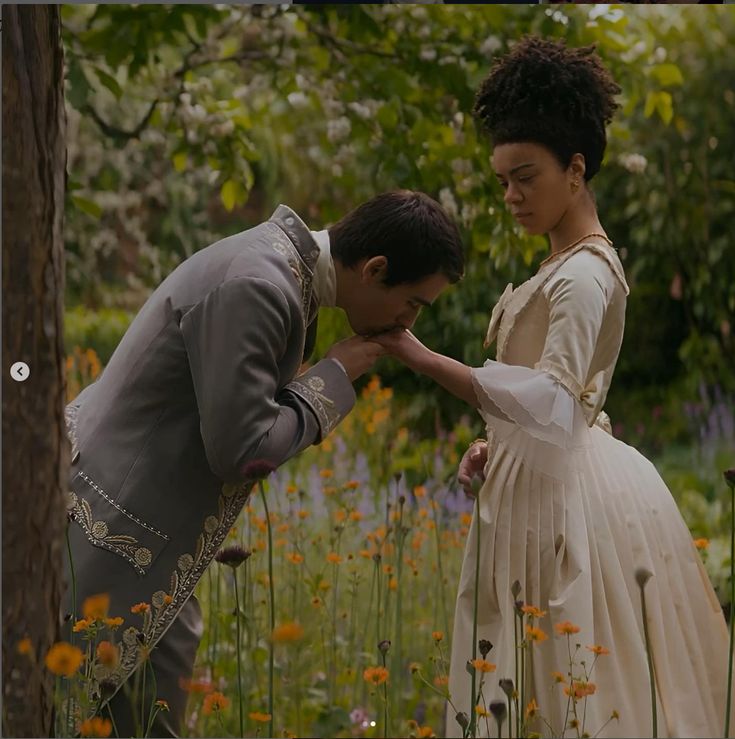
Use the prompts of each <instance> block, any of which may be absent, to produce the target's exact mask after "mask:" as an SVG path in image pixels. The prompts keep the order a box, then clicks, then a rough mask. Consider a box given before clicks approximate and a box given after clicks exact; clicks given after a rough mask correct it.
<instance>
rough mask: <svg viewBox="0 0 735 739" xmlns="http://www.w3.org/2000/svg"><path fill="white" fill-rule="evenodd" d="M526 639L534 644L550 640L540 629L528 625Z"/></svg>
mask: <svg viewBox="0 0 735 739" xmlns="http://www.w3.org/2000/svg"><path fill="white" fill-rule="evenodd" d="M526 638H527V639H528V640H529V641H532V642H542V641H545V640H546V639H548V638H549V637H548V636H547V634H546V632H545V631H543V629H539V628H538V626H530V625H529V624H526Z"/></svg>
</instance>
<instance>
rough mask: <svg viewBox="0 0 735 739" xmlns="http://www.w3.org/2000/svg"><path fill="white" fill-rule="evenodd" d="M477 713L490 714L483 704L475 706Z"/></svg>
mask: <svg viewBox="0 0 735 739" xmlns="http://www.w3.org/2000/svg"><path fill="white" fill-rule="evenodd" d="M475 713H476V714H477V715H478V716H489V715H490V714H489V713H488V712H487V711H486V710H485V709H484V708H483V707H482V706H475Z"/></svg>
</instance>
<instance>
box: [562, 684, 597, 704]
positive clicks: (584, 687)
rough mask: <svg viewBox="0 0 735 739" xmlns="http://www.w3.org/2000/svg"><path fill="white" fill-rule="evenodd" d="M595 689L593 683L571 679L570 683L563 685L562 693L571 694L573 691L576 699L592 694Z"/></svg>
mask: <svg viewBox="0 0 735 739" xmlns="http://www.w3.org/2000/svg"><path fill="white" fill-rule="evenodd" d="M596 690H597V686H596V685H595V684H594V683H585V682H582V681H580V680H577V681H573V682H572V684H571V685H565V686H564V694H565V695H569V696H571V695H572V693H573V694H574V698H575V699H576V700H579V699H580V698H585V697H586V696H588V695H594V693H595V691H596Z"/></svg>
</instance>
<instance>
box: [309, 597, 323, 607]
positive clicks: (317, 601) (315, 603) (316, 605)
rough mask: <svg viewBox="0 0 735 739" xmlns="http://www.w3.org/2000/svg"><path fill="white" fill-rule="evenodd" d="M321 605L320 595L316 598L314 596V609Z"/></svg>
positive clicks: (312, 600)
mask: <svg viewBox="0 0 735 739" xmlns="http://www.w3.org/2000/svg"><path fill="white" fill-rule="evenodd" d="M321 604H322V599H321V598H320V597H319V596H318V595H315V596H314V597H313V598H312V599H311V605H312V606H314V608H319V606H320V605H321Z"/></svg>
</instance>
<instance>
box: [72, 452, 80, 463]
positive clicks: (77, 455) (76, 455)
mask: <svg viewBox="0 0 735 739" xmlns="http://www.w3.org/2000/svg"><path fill="white" fill-rule="evenodd" d="M78 461H79V450H78V449H77V451H76V452H74V456H73V457H72V458H71V463H72V464H76V463H77V462H78Z"/></svg>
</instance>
